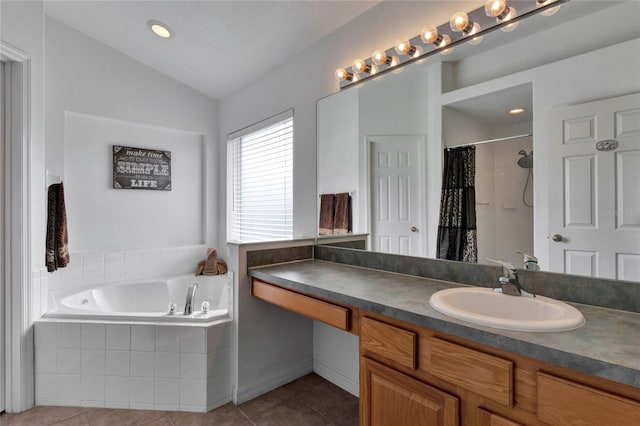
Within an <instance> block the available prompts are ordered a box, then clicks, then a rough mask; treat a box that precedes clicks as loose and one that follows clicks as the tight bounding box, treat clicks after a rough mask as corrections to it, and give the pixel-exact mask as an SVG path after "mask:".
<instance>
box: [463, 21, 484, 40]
mask: <svg viewBox="0 0 640 426" xmlns="http://www.w3.org/2000/svg"><path fill="white" fill-rule="evenodd" d="M479 32H480V24H478V23H477V22H474V23H473V27H472V28H471V31H469V34H467V37H469V38H471V40H469V44H473V45H476V44H479V43H480V42H481V41H482V39H484V36H476V37H473V36H474V34H478V33H479Z"/></svg>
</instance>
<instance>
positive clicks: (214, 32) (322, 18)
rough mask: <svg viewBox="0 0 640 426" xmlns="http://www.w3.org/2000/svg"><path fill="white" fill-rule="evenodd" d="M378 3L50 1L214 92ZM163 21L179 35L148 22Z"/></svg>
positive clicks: (50, 9)
mask: <svg viewBox="0 0 640 426" xmlns="http://www.w3.org/2000/svg"><path fill="white" fill-rule="evenodd" d="M377 3H379V1H317V0H316V1H283V0H278V1H213V0H204V1H203V0H191V1H54V0H51V1H46V2H45V12H46V14H47V15H48V16H50V17H52V18H54V19H56V20H58V21H60V22H62V23H64V24H66V25H68V26H70V27H72V28H75V29H76V30H78V31H80V32H83V33H85V34H87V35H88V36H90V37H92V38H94V39H96V40H99V41H100V42H102V43H104V44H106V45H108V46H110V47H112V48H114V49H116V50H118V51H120V52H122V53H124V54H126V55H128V56H130V57H132V58H134V59H136V60H137V61H139V62H142V63H143V64H146V65H148V66H150V67H152V68H154V69H156V70H158V71H160V72H162V73H164V74H166V75H168V76H170V77H173V78H175V79H176V80H178V81H180V82H182V83H184V84H186V85H188V86H190V87H192V88H194V89H196V90H198V91H200V92H202V93H204V94H206V95H208V96H210V97H212V98H214V99H223V98H225V97H226V96H228V95H230V94H231V93H233V92H234V91H236V90H238V89H240V88H242V87H243V86H245V85H247V84H248V83H250V82H252V81H253V80H255V79H257V78H258V77H259V76H261V75H263V74H265V73H267V72H268V71H269V70H271V69H273V68H275V67H276V66H277V65H279V64H281V63H284V62H286V60H287V59H289V58H290V57H292V56H295V55H296V54H298V53H299V52H301V51H302V50H304V49H305V48H307V47H309V46H311V45H312V44H314V43H315V42H316V41H318V40H320V39H321V38H323V37H324V36H326V35H327V34H329V33H331V32H333V31H335V30H336V29H338V28H339V27H341V26H343V25H345V24H346V23H348V22H349V21H351V20H353V19H354V18H356V17H357V16H359V15H361V14H362V13H364V12H366V11H367V10H368V9H370V8H371V7H373V6H375V5H376V4H377ZM150 19H153V20H157V21H161V22H164V23H165V24H167V25H168V26H169V27H170V28H171V29H172V30H173V31H174V33H175V37H173V38H170V39H161V38H159V37H157V36H155V35H153V33H151V31H149V29H148V27H147V21H148V20H150Z"/></svg>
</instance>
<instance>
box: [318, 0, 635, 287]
mask: <svg viewBox="0 0 640 426" xmlns="http://www.w3.org/2000/svg"><path fill="white" fill-rule="evenodd" d="M639 18H640V3H638V2H634V1H630V2H610V1H599V2H598V1H593V2H578V1H571V2H568V3H566V4H563V5H562V8H561V9H560V10H559V11H558V12H557V13H556V14H554V15H553V16H540V15H536V16H532V17H529V18H527V19H526V20H523V21H521V22H520V23H519V26H518V28H517V29H516V30H515V31H513V32H502V31H494V32H492V33H490V34H488V35H487V36H486V37H485V40H483V42H482V43H481V44H480V45H476V46H470V45H467V44H464V45H460V46H457V47H456V48H455V49H454V51H453V52H452V53H451V54H449V55H447V56H441V55H437V57H435V56H433V57H429V58H426V60H424V61H422V62H420V63H413V64H411V65H408V66H405V67H403V68H400V69H398V70H396V71H392V72H389V73H387V74H384V75H381V76H379V77H377V78H373V79H370V80H368V81H365V82H362V83H361V84H359V85H354V86H353V87H350V88H348V89H345V90H343V91H341V92H339V93H336V94H334V95H332V96H329V97H327V98H324V99H321V100H319V101H318V116H317V121H318V123H317V124H318V155H317V159H318V164H317V170H318V180H317V191H318V195H319V197H318V199H320V195H321V194H331V193H343V192H349V193H350V194H351V197H352V214H353V219H352V221H353V233H354V234H366V235H367V236H368V244H367V247H368V249H369V250H373V251H382V252H390V253H398V254H408V255H413V256H426V257H432V258H436V257H439V256H438V255H437V246H438V245H437V235H438V222H439V217H440V213H441V205H440V204H441V203H440V199H441V193H442V181H443V170H444V166H443V157H444V152H445V150H446V149H448V148H452V149H451V151H455V147H457V146H461V145H462V146H474V147H475V180H474V185H475V200H473V203H474V204H475V222H476V227H477V253H478V256H477V262H479V263H487V260H486V259H487V258H497V259H502V260H507V261H510V262H512V263H513V264H514V265H515V266H517V267H521V266H522V262H523V257H522V255H521V254H518V253H517V252H518V251H521V252H525V253H529V254H532V255H535V256H536V257H537V258H538V259H539V263H540V267H541V269H542V270H546V271H552V272H560V273H569V274H576V275H585V276H596V277H603V278H613V279H620V280H626V281H640V192H639V191H638V184H639V183H640V77H639V76H640V24H638V22H640V21H639ZM591 28H598V31H590V30H589V29H591ZM346 48H348V47H346ZM514 108H523V109H524V110H525V111H524V112H523V113H521V114H508V112H509V111H510V110H511V109H514ZM607 141H615V142H607ZM613 145H616V147H615V149H614V148H613ZM319 210H320V208H319V206H318V211H319ZM325 238H326V237H325ZM322 241H323V238H320V239H319V243H322Z"/></svg>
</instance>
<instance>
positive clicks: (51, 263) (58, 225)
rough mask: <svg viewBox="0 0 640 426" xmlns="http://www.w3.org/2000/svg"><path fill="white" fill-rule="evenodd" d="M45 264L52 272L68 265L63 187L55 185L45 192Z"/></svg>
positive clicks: (59, 184)
mask: <svg viewBox="0 0 640 426" xmlns="http://www.w3.org/2000/svg"><path fill="white" fill-rule="evenodd" d="M45 258H46V259H45V263H46V265H47V271H49V272H53V271H56V270H57V269H58V268H64V267H65V266H67V265H68V264H69V260H70V258H69V236H68V234H67V209H66V207H65V203H64V186H63V185H62V182H61V183H55V184H53V185H51V186H49V190H48V192H47V240H46V256H45Z"/></svg>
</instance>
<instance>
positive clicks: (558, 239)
mask: <svg viewBox="0 0 640 426" xmlns="http://www.w3.org/2000/svg"><path fill="white" fill-rule="evenodd" d="M551 239H552V240H553V241H555V242H556V243H559V242H560V241H562V235H560V234H553V235H552V236H551Z"/></svg>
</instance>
